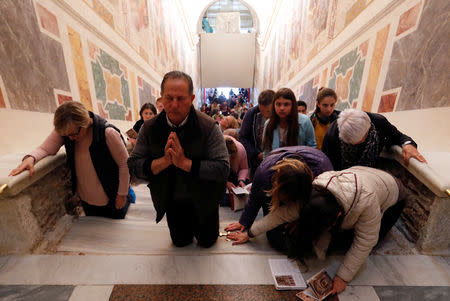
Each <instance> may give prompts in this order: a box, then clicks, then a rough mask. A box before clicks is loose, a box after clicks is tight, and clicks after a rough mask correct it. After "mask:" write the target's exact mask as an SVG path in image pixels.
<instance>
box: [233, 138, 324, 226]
mask: <svg viewBox="0 0 450 301" xmlns="http://www.w3.org/2000/svg"><path fill="white" fill-rule="evenodd" d="M287 157H294V158H298V159H299V160H302V161H303V162H305V163H306V164H307V165H308V166H309V168H310V169H311V171H312V172H313V175H314V177H317V176H318V175H320V174H321V173H323V172H325V171H329V170H333V165H331V162H330V160H329V159H328V157H327V156H326V155H325V154H324V153H323V152H321V151H320V150H317V149H315V148H312V147H309V146H287V147H281V148H278V149H276V150H274V151H272V152H271V153H270V154H269V156H267V158H265V159H264V161H263V162H262V163H261V165H260V166H259V167H258V169H257V170H256V172H255V176H254V178H253V183H252V189H251V191H250V198H249V199H248V202H247V204H246V205H245V208H244V211H243V212H242V215H241V218H240V219H239V223H241V224H242V225H244V226H245V227H246V228H250V226H251V225H252V224H253V222H254V221H255V218H256V216H257V215H258V211H259V209H260V208H261V207H262V208H263V213H264V215H266V214H268V213H269V206H270V201H271V198H270V197H268V196H267V195H266V191H268V190H270V189H271V188H272V175H273V173H274V171H273V170H271V168H272V167H273V166H274V165H275V164H277V162H278V161H280V160H281V159H283V158H287Z"/></svg>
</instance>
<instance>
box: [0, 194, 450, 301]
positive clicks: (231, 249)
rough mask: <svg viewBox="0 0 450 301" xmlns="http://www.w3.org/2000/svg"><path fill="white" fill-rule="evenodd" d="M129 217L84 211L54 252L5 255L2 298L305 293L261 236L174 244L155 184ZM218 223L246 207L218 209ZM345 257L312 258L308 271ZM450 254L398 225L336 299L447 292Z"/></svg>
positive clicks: (0, 270) (398, 298)
mask: <svg viewBox="0 0 450 301" xmlns="http://www.w3.org/2000/svg"><path fill="white" fill-rule="evenodd" d="M135 190H136V194H137V204H135V205H132V207H131V209H130V211H129V214H128V216H127V219H126V220H124V221H112V220H106V219H101V218H86V217H84V218H80V219H78V220H76V221H75V223H74V225H73V227H72V229H71V230H70V232H69V233H68V234H67V235H66V237H65V238H64V239H63V241H62V242H61V243H60V244H59V246H58V251H57V252H56V253H55V254H34V255H25V256H4V257H0V300H8V301H9V300H33V301H34V300H52V301H53V300H61V301H67V300H70V301H81V300H83V301H84V300H95V301H104V300H299V299H297V298H296V297H295V292H293V291H291V292H279V291H276V290H275V289H274V286H273V280H272V276H271V273H270V269H269V265H268V259H269V258H277V257H284V256H283V255H282V254H280V253H278V252H276V251H274V250H272V249H271V248H270V247H269V245H268V243H267V240H266V239H265V237H264V236H261V237H259V238H258V239H256V240H252V241H251V242H250V243H247V244H245V245H240V246H232V245H231V242H229V241H227V240H226V239H225V238H224V237H221V238H219V240H218V242H217V243H216V245H215V246H214V247H212V248H210V249H203V248H199V247H197V246H196V245H195V244H192V245H190V246H188V247H185V248H175V247H173V246H172V245H171V242H170V237H169V234H168V229H167V225H166V223H165V221H164V220H163V221H162V222H161V223H160V224H155V223H154V217H155V214H154V210H153V206H152V205H151V200H150V197H149V193H148V189H147V188H146V187H145V186H143V185H142V186H139V187H137V188H136V189H135ZM220 216H221V229H223V227H225V225H227V224H228V223H230V222H232V221H235V220H237V219H238V218H239V216H240V212H237V213H235V212H232V211H231V210H230V209H229V208H221V210H220ZM341 258H342V256H339V255H335V256H329V257H328V258H327V260H326V261H324V262H320V261H318V260H313V259H311V260H308V261H307V267H301V270H302V273H303V276H304V278H305V279H307V278H308V277H310V276H311V275H313V274H314V273H316V272H317V271H319V270H320V269H322V268H324V267H326V268H328V269H330V270H333V269H336V268H337V266H338V265H339V262H340V260H341ZM449 262H450V260H449V258H448V257H441V256H426V255H420V254H419V252H418V251H417V250H416V249H415V248H414V245H413V244H411V243H410V242H409V241H408V240H406V239H405V237H404V236H402V234H401V233H400V232H399V231H397V230H396V229H394V231H392V232H391V233H390V234H389V235H388V236H387V238H386V239H385V241H384V243H383V244H381V245H380V246H379V247H378V248H377V249H376V250H374V252H372V255H371V256H370V257H369V258H368V260H367V262H366V264H365V266H364V267H363V268H362V269H361V271H360V273H359V274H358V275H357V276H356V277H355V279H354V280H353V281H352V282H351V283H350V285H349V286H348V287H347V289H346V290H345V291H344V292H343V293H342V294H340V295H339V300H367V301H372V300H381V301H383V300H387V301H390V300H395V301H402V300H449V299H450V298H449V289H450V288H449V287H450V266H449Z"/></svg>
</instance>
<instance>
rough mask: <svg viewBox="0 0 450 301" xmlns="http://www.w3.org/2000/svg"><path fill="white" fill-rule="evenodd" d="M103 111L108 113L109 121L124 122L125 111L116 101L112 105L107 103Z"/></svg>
mask: <svg viewBox="0 0 450 301" xmlns="http://www.w3.org/2000/svg"><path fill="white" fill-rule="evenodd" d="M105 110H106V111H108V112H109V118H110V119H115V120H125V115H126V113H127V110H126V109H125V108H124V107H123V106H122V105H120V104H118V103H117V102H116V101H115V102H114V103H112V102H108V103H107V104H106V106H105Z"/></svg>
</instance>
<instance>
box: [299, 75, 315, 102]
mask: <svg viewBox="0 0 450 301" xmlns="http://www.w3.org/2000/svg"><path fill="white" fill-rule="evenodd" d="M318 89H319V87H317V85H314V78H313V79H311V80H310V81H308V82H306V83H305V84H304V85H303V87H302V88H301V91H302V95H300V96H299V98H298V100H303V101H304V102H306V104H307V105H308V108H313V107H314V103H315V101H316V96H317V91H318Z"/></svg>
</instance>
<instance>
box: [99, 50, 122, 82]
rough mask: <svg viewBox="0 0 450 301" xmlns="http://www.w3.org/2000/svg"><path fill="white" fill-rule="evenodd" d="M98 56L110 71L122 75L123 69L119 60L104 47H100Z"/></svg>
mask: <svg viewBox="0 0 450 301" xmlns="http://www.w3.org/2000/svg"><path fill="white" fill-rule="evenodd" d="M98 58H99V60H100V63H101V64H102V66H103V67H104V68H106V69H107V70H109V72H111V73H112V74H117V75H118V76H121V75H122V70H120V67H119V62H118V61H117V60H116V59H114V58H113V57H112V56H110V55H109V54H107V53H106V52H105V51H103V50H102V49H100V56H99V57H98Z"/></svg>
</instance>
